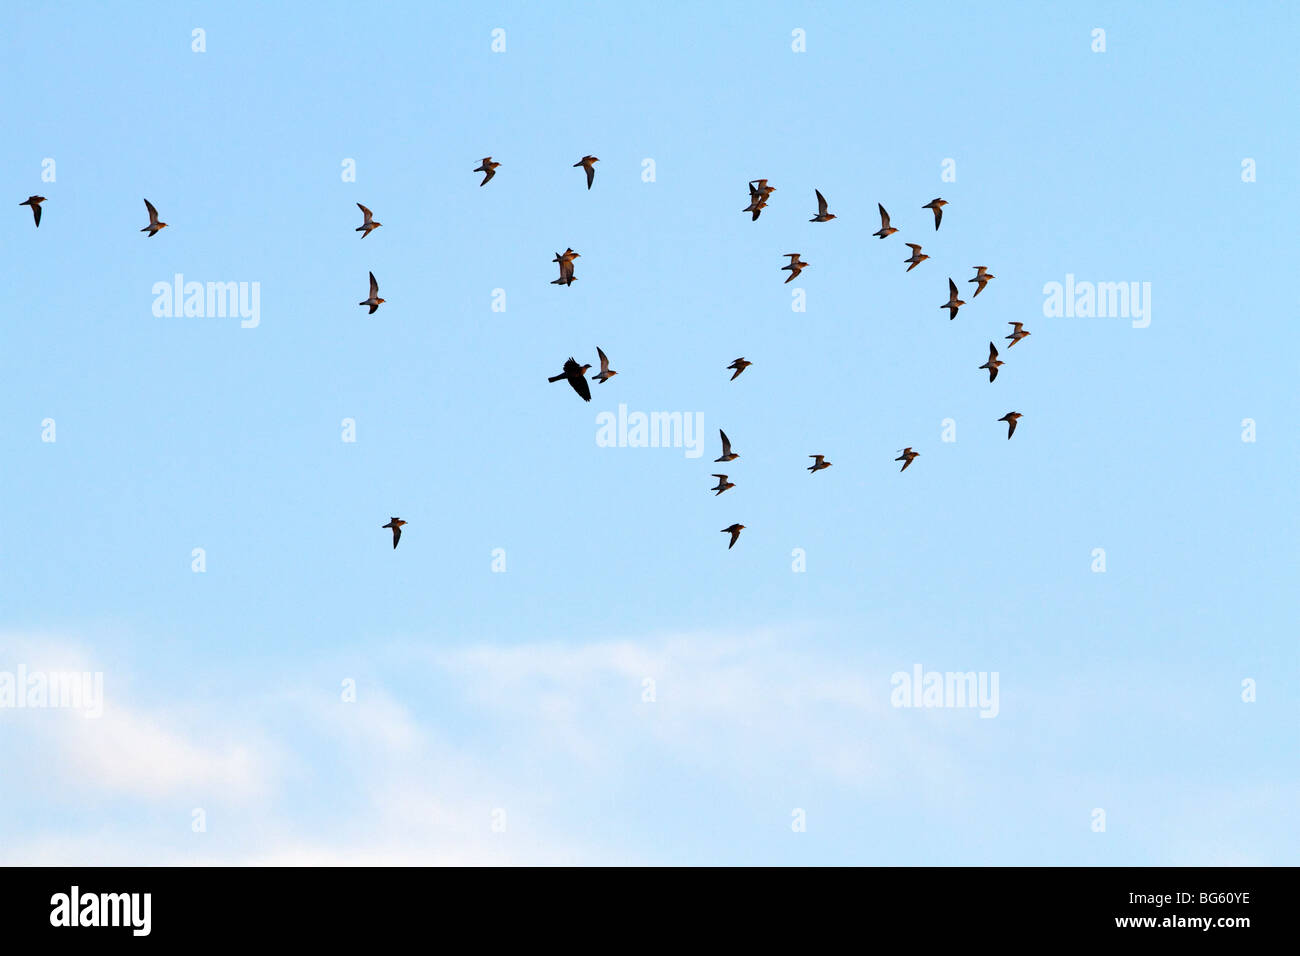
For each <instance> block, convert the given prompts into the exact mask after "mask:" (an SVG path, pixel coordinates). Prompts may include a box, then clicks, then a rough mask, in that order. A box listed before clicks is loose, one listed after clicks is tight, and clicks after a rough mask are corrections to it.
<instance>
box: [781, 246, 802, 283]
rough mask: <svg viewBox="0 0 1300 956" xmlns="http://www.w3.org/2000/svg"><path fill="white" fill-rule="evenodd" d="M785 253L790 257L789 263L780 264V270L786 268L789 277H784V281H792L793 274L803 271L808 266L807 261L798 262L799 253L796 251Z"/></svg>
mask: <svg viewBox="0 0 1300 956" xmlns="http://www.w3.org/2000/svg"><path fill="white" fill-rule="evenodd" d="M785 254H786V255H787V256H789V257H790V264H789V265H788V266H782V267H781V271H782V272H785V271H786V270H787V269H788V270H789V272H790V278H788V279H786V280H785V281H786V282H793V281H794V277H795V276H797V275H798V274H799V273H801V272H803V270H804V269H806V268H808V263H806V262H800V261H799V253H797V252H787V253H785Z"/></svg>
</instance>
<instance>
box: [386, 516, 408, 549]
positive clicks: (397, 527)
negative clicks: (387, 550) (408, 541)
mask: <svg viewBox="0 0 1300 956" xmlns="http://www.w3.org/2000/svg"><path fill="white" fill-rule="evenodd" d="M404 524H406V522H405V521H403V520H402V519H401V518H393V519H392V520H390V521H389V522H388V524H386V525H381V526H380V527H383V528H392V529H393V547H394V548H396V547H397V542H399V541H401V540H402V525H404Z"/></svg>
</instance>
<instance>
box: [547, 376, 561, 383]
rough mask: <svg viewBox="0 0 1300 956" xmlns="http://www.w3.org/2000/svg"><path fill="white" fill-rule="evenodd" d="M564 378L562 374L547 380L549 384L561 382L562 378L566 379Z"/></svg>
mask: <svg viewBox="0 0 1300 956" xmlns="http://www.w3.org/2000/svg"><path fill="white" fill-rule="evenodd" d="M564 377H565V376H564V375H563V374H560V375H552V376H551V377H550V378H548V379H547V381H548V382H558V381H560V379H562V378H564Z"/></svg>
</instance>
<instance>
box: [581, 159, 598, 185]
mask: <svg viewBox="0 0 1300 956" xmlns="http://www.w3.org/2000/svg"><path fill="white" fill-rule="evenodd" d="M582 168H583V169H585V170H586V171H587V188H588V189H590V188H591V183H592V181H593V180H594V179H595V178H596V167H595V166H593V165H591V163H583V166H582Z"/></svg>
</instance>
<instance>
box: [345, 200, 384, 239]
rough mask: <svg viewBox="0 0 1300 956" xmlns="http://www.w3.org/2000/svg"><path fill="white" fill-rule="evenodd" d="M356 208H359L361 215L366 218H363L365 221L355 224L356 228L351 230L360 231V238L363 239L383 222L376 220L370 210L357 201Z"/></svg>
mask: <svg viewBox="0 0 1300 956" xmlns="http://www.w3.org/2000/svg"><path fill="white" fill-rule="evenodd" d="M357 208H358V209H360V210H361V215H363V216H365V217H366V218H365V222H363V223H362V224H361V225H359V226H357V228H356V229H354V230H352V231H353V232H359V233H361V238H362V239H364V238H366V236H368V235H370V234H371V233H372V232H374V231H375V230H376V229H378V228H379V227H380V226H382V225H383V223H382V222H376V221H375V217H374V216H373V215H372V214H371V212H370V210H369V209H367V208H366V207H365V206H363V205H361V203H357Z"/></svg>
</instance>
